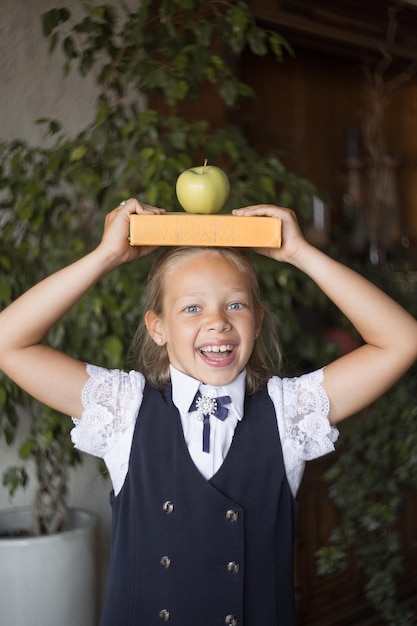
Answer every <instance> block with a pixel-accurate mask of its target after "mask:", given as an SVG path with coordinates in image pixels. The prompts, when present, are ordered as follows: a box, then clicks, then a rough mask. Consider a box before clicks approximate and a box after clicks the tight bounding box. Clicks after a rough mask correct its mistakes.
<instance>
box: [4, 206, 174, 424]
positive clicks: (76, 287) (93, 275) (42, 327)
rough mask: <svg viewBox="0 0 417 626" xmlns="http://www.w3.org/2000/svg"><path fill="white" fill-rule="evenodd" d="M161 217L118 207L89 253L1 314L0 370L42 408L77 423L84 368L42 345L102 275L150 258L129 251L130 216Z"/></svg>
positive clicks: (152, 210) (139, 250)
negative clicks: (126, 263) (39, 403)
mask: <svg viewBox="0 0 417 626" xmlns="http://www.w3.org/2000/svg"><path fill="white" fill-rule="evenodd" d="M162 212H163V209H157V208H155V207H149V206H147V205H141V204H140V203H139V202H138V201H137V200H135V199H130V200H128V201H127V202H126V203H125V204H124V206H121V205H120V206H119V207H117V208H116V209H115V210H114V211H112V212H111V213H109V214H108V215H107V217H106V221H105V228H104V233H103V237H102V240H101V242H100V244H99V245H98V246H97V248H96V249H95V250H94V251H92V252H90V253H89V254H87V255H86V256H84V257H83V258H81V259H80V260H78V261H76V262H75V263H73V264H71V265H69V266H68V267H65V268H64V269H62V270H60V271H58V272H56V273H55V274H52V275H51V276H49V277H48V278H46V279H45V280H43V281H41V282H40V283H38V284H37V285H35V286H34V287H32V288H31V289H29V290H28V291H27V292H26V293H24V294H23V295H22V296H20V298H18V299H17V300H16V301H15V302H13V303H12V304H11V305H10V306H8V307H7V308H6V309H4V310H3V311H2V313H1V314H0V369H1V370H3V372H4V373H5V374H6V375H7V376H9V377H10V378H11V379H12V380H14V381H15V382H16V383H17V384H18V385H19V386H20V387H22V388H23V389H25V391H27V392H28V393H29V394H30V395H32V396H33V397H35V398H36V399H38V400H39V401H40V402H42V403H43V404H46V405H48V406H51V407H52V408H54V409H57V410H59V411H61V412H62V413H65V414H68V415H73V416H74V417H81V413H82V404H81V392H82V388H83V386H84V384H85V382H86V380H87V377H88V375H87V373H86V368H85V365H84V363H82V362H81V361H77V360H76V359H74V358H72V357H69V356H67V355H65V354H63V353H61V352H58V351H56V350H54V349H52V348H51V347H49V346H48V345H45V344H43V343H42V342H43V340H44V338H45V337H46V335H47V333H48V331H49V330H50V329H51V328H52V326H53V325H54V324H55V323H56V322H57V321H58V320H59V319H60V318H61V317H62V316H63V315H64V314H65V313H66V312H67V311H68V310H69V309H70V308H71V307H72V306H74V305H75V304H76V302H78V301H79V300H80V299H81V298H82V296H83V295H84V294H85V293H86V292H87V291H88V290H89V289H90V288H91V287H92V286H93V285H94V284H95V283H97V282H98V280H99V279H100V278H101V277H102V276H104V274H106V273H107V272H109V271H111V270H112V269H114V268H115V267H117V266H119V265H121V264H122V263H125V262H128V261H132V260H134V259H137V258H139V257H140V256H143V255H145V254H147V253H148V252H150V250H151V249H150V248H139V247H132V246H130V245H129V242H128V233H129V221H130V215H131V214H132V213H162ZM75 332H76V331H75Z"/></svg>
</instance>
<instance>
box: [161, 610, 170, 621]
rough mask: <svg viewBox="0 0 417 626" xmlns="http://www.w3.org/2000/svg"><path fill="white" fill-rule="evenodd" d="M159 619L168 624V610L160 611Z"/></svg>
mask: <svg viewBox="0 0 417 626" xmlns="http://www.w3.org/2000/svg"><path fill="white" fill-rule="evenodd" d="M159 617H160V619H161V620H162V621H163V622H167V621H168V620H169V618H170V614H169V611H167V609H161V610H160V611H159Z"/></svg>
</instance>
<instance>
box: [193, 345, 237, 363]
mask: <svg viewBox="0 0 417 626" xmlns="http://www.w3.org/2000/svg"><path fill="white" fill-rule="evenodd" d="M235 348H236V346H235V345H233V344H222V345H220V346H217V345H208V346H203V347H202V348H199V352H200V354H201V355H202V356H203V357H204V358H205V359H206V360H207V361H216V362H223V361H226V360H228V359H230V357H231V356H232V355H233V353H234V351H235Z"/></svg>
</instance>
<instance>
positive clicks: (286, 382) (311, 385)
mask: <svg viewBox="0 0 417 626" xmlns="http://www.w3.org/2000/svg"><path fill="white" fill-rule="evenodd" d="M268 392H269V395H270V397H271V399H272V401H273V403H274V407H275V411H276V414H277V422H278V429H279V434H280V439H281V446H282V452H283V456H284V464H285V469H286V474H287V478H288V482H289V484H290V488H291V491H292V493H293V494H294V495H295V494H296V493H297V491H298V488H299V486H300V482H301V479H302V476H303V471H304V466H305V462H306V461H311V460H312V459H316V458H318V457H320V456H323V455H325V454H328V453H329V452H332V451H333V450H334V449H335V447H334V443H335V442H336V440H337V438H338V436H339V431H338V430H337V428H335V427H334V426H332V425H331V424H330V422H329V408H330V406H329V398H328V396H327V393H326V391H325V389H324V387H323V369H320V370H317V371H315V372H311V373H310V374H305V375H303V376H299V377H297V378H282V379H281V378H278V377H276V376H274V377H273V378H271V379H270V381H269V382H268Z"/></svg>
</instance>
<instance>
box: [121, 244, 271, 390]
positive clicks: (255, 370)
mask: <svg viewBox="0 0 417 626" xmlns="http://www.w3.org/2000/svg"><path fill="white" fill-rule="evenodd" d="M207 252H209V253H211V254H214V255H216V256H222V257H225V258H226V259H228V260H229V262H230V263H232V264H233V265H234V266H235V267H236V269H237V270H238V271H239V272H241V273H242V274H244V275H245V278H246V280H247V281H248V285H249V289H250V292H251V295H252V299H253V306H254V311H255V315H261V314H262V313H263V321H262V328H261V332H260V334H259V336H258V338H257V339H256V340H255V345H254V348H253V350H252V353H251V356H250V357H249V360H248V363H247V365H246V389H247V391H248V392H249V393H255V392H256V391H258V390H260V389H262V388H264V387H265V386H266V383H267V381H268V379H269V378H270V377H271V376H272V375H273V374H277V372H278V370H279V368H280V365H281V349H280V345H279V341H278V336H277V331H276V324H275V320H274V318H273V316H272V313H271V312H270V310H269V308H268V307H267V306H265V304H263V303H262V300H261V296H260V289H259V282H258V278H257V276H256V273H255V269H254V267H253V265H252V263H251V261H250V260H249V258H248V256H247V254H246V253H245V252H243V251H242V250H241V249H239V248H199V247H179V248H170V249H168V250H167V251H165V252H164V253H163V254H162V255H161V256H160V257H159V258H158V259H157V261H156V262H155V264H154V266H153V267H152V269H151V271H150V273H149V276H148V279H147V284H146V295H145V303H144V311H145V312H146V311H154V312H155V313H156V314H157V315H162V313H163V310H162V306H163V296H164V289H165V285H166V279H167V277H168V275H169V274H170V272H171V271H172V270H173V269H175V267H177V266H178V265H179V263H180V262H181V261H182V260H183V259H186V258H189V257H192V256H196V255H198V254H202V253H205V254H207ZM130 355H131V358H132V360H133V367H134V368H135V369H137V370H138V371H140V372H141V373H142V374H143V375H144V376H145V378H146V379H147V380H148V381H149V382H150V383H151V384H153V385H154V386H155V387H158V388H163V387H165V386H166V385H167V384H169V382H170V375H169V360H168V353H167V350H166V348H165V347H164V346H158V345H157V344H156V343H155V342H154V340H153V339H152V337H151V336H150V335H149V333H148V330H147V328H146V325H145V321H144V316H142V319H141V321H140V323H139V326H138V328H137V330H136V333H135V335H134V337H133V341H132V345H131V349H130Z"/></svg>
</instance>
